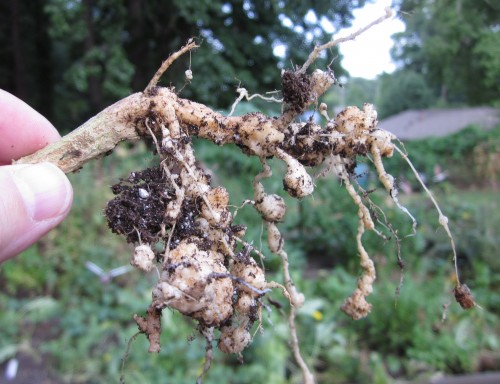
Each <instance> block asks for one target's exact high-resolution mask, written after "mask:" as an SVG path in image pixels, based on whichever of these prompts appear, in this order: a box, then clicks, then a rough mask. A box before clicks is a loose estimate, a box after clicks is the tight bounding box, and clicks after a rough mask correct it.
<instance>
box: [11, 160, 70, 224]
mask: <svg viewBox="0 0 500 384" xmlns="http://www.w3.org/2000/svg"><path fill="white" fill-rule="evenodd" d="M14 181H15V183H16V185H17V188H18V189H19V191H20V192H21V195H22V197H23V200H24V203H25V205H26V209H27V210H28V213H29V215H30V216H31V218H32V219H33V220H35V221H42V220H47V219H52V218H55V217H57V216H59V215H61V214H62V213H63V212H65V211H67V210H68V207H69V205H70V204H71V200H72V196H73V193H72V189H71V185H70V183H69V180H68V179H67V177H66V175H65V174H64V173H63V172H62V171H61V170H60V169H59V168H57V167H56V166H55V165H53V164H51V163H42V164H35V165H28V166H26V167H23V168H21V169H19V170H18V171H17V172H16V173H15V174H14Z"/></svg>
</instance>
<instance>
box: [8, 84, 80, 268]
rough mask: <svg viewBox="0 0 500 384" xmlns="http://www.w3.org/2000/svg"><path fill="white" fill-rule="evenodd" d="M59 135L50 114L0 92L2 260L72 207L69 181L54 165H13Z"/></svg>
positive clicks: (45, 231) (29, 241)
mask: <svg viewBox="0 0 500 384" xmlns="http://www.w3.org/2000/svg"><path fill="white" fill-rule="evenodd" d="M59 139H60V135H59V133H58V132H57V130H56V129H55V128H54V126H53V125H52V124H51V123H50V122H49V121H48V120H47V119H46V118H44V117H43V116H42V115H40V114H39V113H38V112H37V111H35V110H34V109H33V108H31V107H30V106H29V105H28V104H26V103H24V102H23V101H21V100H20V99H18V98H17V97H15V96H13V95H11V94H10V93H8V92H5V91H3V90H0V262H3V261H5V260H7V259H9V258H12V257H14V256H16V255H17V254H19V253H21V252H22V251H24V250H25V249H26V248H28V247H29V246H30V245H32V244H33V243H35V242H36V241H37V240H38V239H40V238H41V237H42V236H44V235H45V234H46V233H47V232H49V231H50V230H51V229H53V228H54V227H56V226H57V225H59V224H60V223H61V222H62V221H63V220H64V218H65V217H66V215H67V214H68V212H69V210H70V208H71V204H72V201H73V190H72V188H71V184H70V182H69V180H68V179H67V178H66V176H65V175H64V173H63V172H62V171H61V170H59V169H58V168H57V167H56V166H54V165H52V164H48V163H42V164H36V165H28V164H26V165H25V164H19V165H11V164H12V161H13V160H16V159H19V158H21V157H23V156H26V155H29V154H32V153H34V152H36V151H38V150H40V149H41V148H43V147H45V146H47V145H48V144H51V143H53V142H56V141H58V140H59Z"/></svg>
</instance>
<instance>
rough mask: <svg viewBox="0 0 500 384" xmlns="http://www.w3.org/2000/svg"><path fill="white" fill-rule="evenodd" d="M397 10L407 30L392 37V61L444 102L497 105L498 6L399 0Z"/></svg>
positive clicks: (465, 0)
mask: <svg viewBox="0 0 500 384" xmlns="http://www.w3.org/2000/svg"><path fill="white" fill-rule="evenodd" d="M398 6H399V14H400V16H401V17H402V19H403V20H404V21H405V23H406V30H405V31H404V32H401V33H398V34H396V35H395V42H396V45H395V48H394V49H393V53H392V54H393V58H394V59H395V60H397V61H398V62H399V63H400V64H401V65H402V66H403V67H404V68H407V69H410V70H413V71H415V72H417V73H420V74H422V75H423V76H424V78H425V80H426V81H427V83H428V84H429V85H430V86H431V87H432V88H433V89H434V93H435V94H436V96H439V97H441V99H442V100H443V101H444V102H466V103H469V104H485V103H486V104H487V103H491V102H492V101H494V100H498V99H500V88H499V87H498V79H500V66H499V64H498V53H497V54H495V47H498V41H499V37H498V36H499V34H498V25H499V23H500V6H499V4H498V3H497V2H494V1H475V0H443V1H432V0H402V1H399V4H398ZM495 44H496V45H495ZM485 74H486V76H485ZM493 79H495V80H493Z"/></svg>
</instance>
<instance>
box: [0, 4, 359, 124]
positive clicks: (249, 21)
mask: <svg viewBox="0 0 500 384" xmlns="http://www.w3.org/2000/svg"><path fill="white" fill-rule="evenodd" d="M364 3H365V0H358V1H355V2H348V1H338V2H334V3H333V4H331V3H330V2H329V1H326V0H322V1H312V0H309V1H298V0H294V1H286V2H285V1H277V0H272V1H265V2H264V1H251V0H245V1H243V0H233V1H222V0H217V1H198V0H174V1H155V2H152V1H144V0H85V1H76V0H40V1H36V2H16V1H11V2H0V28H1V29H0V32H1V33H0V46H1V48H0V58H1V59H2V60H0V74H2V76H1V78H0V86H1V87H2V88H4V89H6V90H8V91H11V92H13V93H14V94H17V95H19V96H21V97H22V98H23V99H25V100H28V101H29V102H30V104H31V105H32V106H34V107H35V108H36V109H40V110H41V112H42V113H43V114H44V115H45V116H46V117H47V118H48V119H49V120H51V121H53V122H54V123H55V125H56V126H57V127H60V129H61V130H62V131H66V130H67V129H69V127H72V126H74V125H76V124H77V123H79V122H81V121H82V120H85V119H87V118H88V117H90V116H92V115H94V114H95V113H97V112H98V111H99V110H101V109H103V108H104V107H105V106H106V105H109V104H110V103H112V102H114V101H115V100H117V99H119V98H121V97H124V96H126V95H128V94H130V93H131V92H136V91H139V90H141V89H143V88H144V86H145V84H146V83H147V81H148V80H149V79H150V78H151V76H152V74H153V73H154V72H155V70H156V68H157V66H158V65H159V63H161V61H162V60H164V59H165V57H167V56H168V54H169V53H170V52H173V51H175V50H176V49H177V48H178V47H179V46H180V45H182V43H183V42H185V41H186V40H187V39H188V38H190V37H196V38H198V39H200V40H202V41H203V44H201V47H200V48H199V50H198V51H197V60H196V61H193V62H192V70H193V72H194V73H196V74H197V76H196V77H195V78H194V79H193V80H192V82H193V86H192V87H186V88H185V90H184V92H185V94H184V95H185V96H186V97H190V98H194V99H196V100H199V101H203V102H204V103H207V104H210V105H213V106H215V107H218V108H227V107H228V106H230V105H231V103H232V102H233V101H234V95H235V93H234V90H235V89H236V87H237V86H238V84H239V83H240V82H241V83H242V85H243V86H245V87H246V88H248V89H249V90H252V89H255V90H256V89H259V90H263V89H265V90H269V91H272V90H275V89H278V88H279V87H280V78H279V76H276V68H277V67H288V66H290V65H291V64H296V63H301V62H303V61H304V60H305V56H304V52H308V51H310V49H311V48H312V46H313V45H314V44H315V42H316V41H321V40H327V39H328V38H327V33H326V31H325V29H324V28H323V25H324V24H323V21H324V20H325V19H328V20H329V21H330V22H331V23H332V24H333V25H334V26H335V28H341V27H344V26H347V25H349V23H350V21H351V19H352V9H354V8H356V7H360V6H363V4H364ZM306 15H307V16H308V17H306ZM32 36H35V38H34V39H33V38H31V37H32ZM277 46H281V48H282V52H283V53H284V54H283V56H277V55H276V54H275V53H274V49H275V48H276V47H277ZM332 50H333V51H332V52H329V57H334V56H335V55H337V52H336V48H335V47H334V48H332ZM185 62H189V57H186V58H183V59H182V63H181V62H179V63H175V64H174V65H173V67H172V68H171V70H170V71H169V78H168V79H165V81H166V82H165V84H167V85H168V84H171V85H174V86H176V87H177V89H181V88H182V87H183V86H184V67H185V66H184V63H185ZM339 63H340V61H338V60H337V61H335V62H334V63H333V64H332V69H333V70H335V72H336V74H337V75H340V74H342V73H343V71H342V68H341V67H340V64H339Z"/></svg>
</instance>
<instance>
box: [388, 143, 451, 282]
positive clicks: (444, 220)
mask: <svg viewBox="0 0 500 384" xmlns="http://www.w3.org/2000/svg"><path fill="white" fill-rule="evenodd" d="M395 149H396V151H397V152H398V153H399V154H400V155H401V157H402V158H403V159H404V160H405V161H406V163H407V164H408V165H409V166H410V168H411V170H412V171H413V174H414V175H415V177H416V178H417V180H418V182H419V183H420V185H421V186H422V188H423V189H424V190H425V193H426V194H427V196H429V199H431V201H432V204H434V207H435V208H436V210H437V212H438V214H439V219H438V221H439V225H441V226H442V227H443V228H444V230H445V231H446V235H447V236H448V239H449V240H450V245H451V250H452V252H453V263H454V267H455V276H456V279H457V286H458V287H460V279H459V276H458V264H457V251H456V248H455V240H453V236H452V234H451V231H450V228H449V227H448V218H447V217H446V216H445V215H444V214H443V212H442V211H441V208H440V207H439V204H438V203H437V201H436V199H435V198H434V196H433V195H432V193H431V191H430V190H429V189H428V188H427V186H426V185H425V183H424V182H423V180H422V178H421V177H420V175H419V174H418V172H417V170H416V169H415V167H414V166H413V164H412V162H411V161H410V159H409V158H408V156H407V155H406V154H405V153H404V152H403V151H402V150H401V149H399V148H398V147H395Z"/></svg>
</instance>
